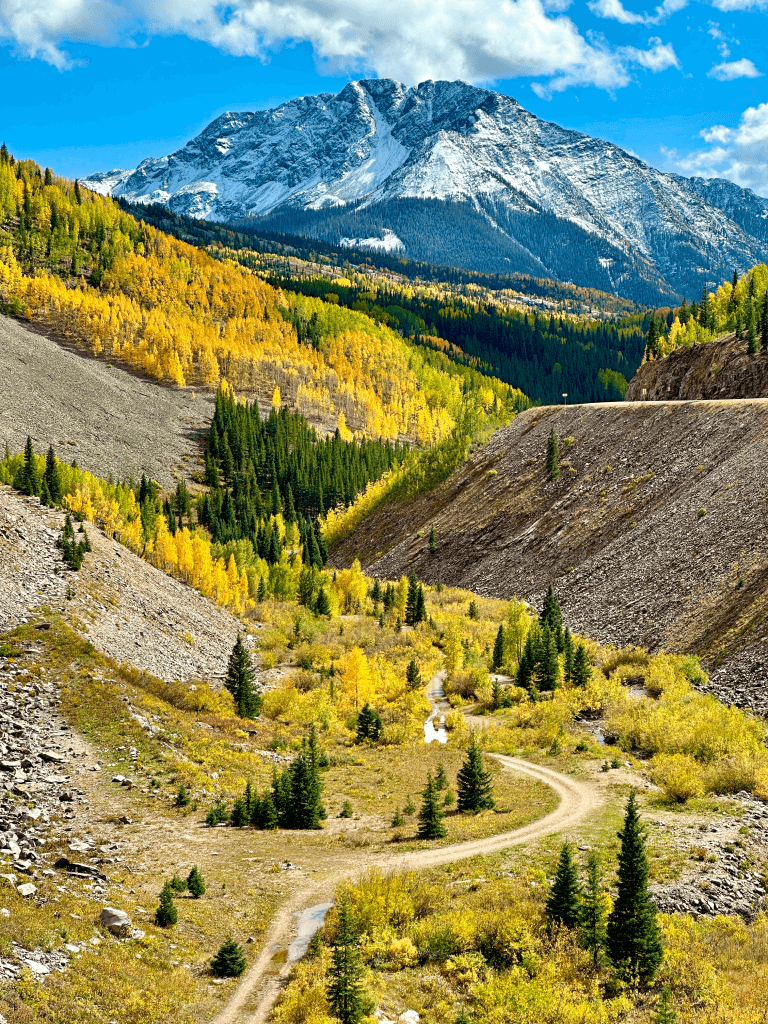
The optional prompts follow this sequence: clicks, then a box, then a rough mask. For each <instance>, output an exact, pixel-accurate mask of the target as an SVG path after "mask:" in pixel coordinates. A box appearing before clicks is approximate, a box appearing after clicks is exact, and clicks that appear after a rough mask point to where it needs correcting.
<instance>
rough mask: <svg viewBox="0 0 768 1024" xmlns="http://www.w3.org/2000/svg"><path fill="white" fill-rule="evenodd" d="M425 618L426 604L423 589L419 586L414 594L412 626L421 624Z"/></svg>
mask: <svg viewBox="0 0 768 1024" xmlns="http://www.w3.org/2000/svg"><path fill="white" fill-rule="evenodd" d="M426 617H427V602H426V600H425V598H424V587H422V585H421V584H419V589H418V591H417V593H416V610H415V612H414V616H413V622H414V625H416V623H419V622H423V621H424V620H425V619H426Z"/></svg>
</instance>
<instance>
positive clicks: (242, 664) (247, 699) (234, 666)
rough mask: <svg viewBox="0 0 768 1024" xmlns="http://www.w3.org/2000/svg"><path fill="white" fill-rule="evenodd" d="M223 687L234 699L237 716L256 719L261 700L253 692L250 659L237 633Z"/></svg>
mask: <svg viewBox="0 0 768 1024" xmlns="http://www.w3.org/2000/svg"><path fill="white" fill-rule="evenodd" d="M224 685H225V686H226V688H227V689H228V690H229V692H230V693H231V694H232V697H233V698H234V701H235V708H236V710H237V713H238V715H239V716H240V717H241V718H256V716H257V715H258V714H259V711H260V710H261V698H260V696H259V695H258V694H257V693H255V692H254V689H253V667H252V665H251V659H250V657H249V655H248V652H247V651H246V649H245V646H244V645H243V641H242V639H241V637H240V634H239V633H238V634H237V640H236V641H235V646H234V647H233V648H232V653H231V654H230V656H229V664H228V666H227V677H226V679H225V680H224Z"/></svg>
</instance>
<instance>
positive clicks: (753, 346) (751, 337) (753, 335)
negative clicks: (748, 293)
mask: <svg viewBox="0 0 768 1024" xmlns="http://www.w3.org/2000/svg"><path fill="white" fill-rule="evenodd" d="M746 320H747V353H748V354H749V355H751V356H752V355H754V354H755V352H757V332H756V330H755V310H754V307H753V305H752V299H750V298H747V318H746Z"/></svg>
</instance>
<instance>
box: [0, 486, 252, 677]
mask: <svg viewBox="0 0 768 1024" xmlns="http://www.w3.org/2000/svg"><path fill="white" fill-rule="evenodd" d="M63 521H64V517H63V516H62V515H61V513H59V512H56V511H54V510H53V509H48V508H46V507H45V506H42V505H41V504H40V502H39V500H38V499H37V498H26V497H24V496H23V495H20V494H17V493H16V492H15V491H13V490H11V489H10V488H8V487H3V486H0V632H5V631H7V630H9V629H11V628H13V627H14V626H16V625H19V624H20V623H22V622H27V621H29V620H30V618H31V616H32V614H33V612H34V609H36V608H40V607H43V606H46V607H48V608H49V609H51V610H55V611H59V612H64V614H65V617H66V618H67V619H68V620H69V621H71V622H72V623H73V625H74V626H75V628H76V629H77V630H78V631H79V632H80V633H81V634H82V635H83V636H84V637H85V638H86V639H87V640H90V642H91V643H92V644H93V645H94V647H96V648H97V650H99V651H102V652H103V653H104V654H108V655H109V656H110V657H111V658H113V659H114V660H115V661H118V662H124V663H127V664H130V665H133V666H135V667H136V668H140V669H142V670H143V671H145V672H150V673H151V674H152V675H155V676H159V677H160V678H161V679H167V680H173V679H179V680H188V679H194V678H202V679H214V678H219V677H221V676H223V674H224V672H225V670H226V664H227V658H228V657H229V653H230V651H231V650H232V645H233V644H234V642H235V638H236V636H237V632H238V623H237V621H236V620H235V619H234V618H233V617H232V616H231V615H229V614H228V613H227V612H225V611H222V610H221V609H219V608H217V607H216V606H215V605H213V604H212V603H211V602H210V601H208V600H206V598H204V597H202V596H201V595H200V594H198V593H197V592H196V591H195V590H192V589H191V587H187V586H185V585H184V584H183V583H182V582H181V581H179V580H176V579H173V578H172V577H170V576H168V575H166V574H165V573H164V572H161V571H160V570H159V569H155V568H154V566H151V565H149V564H148V563H147V562H144V561H142V559H140V558H138V557H137V556H136V555H134V554H133V553H132V552H130V551H129V550H128V549H127V548H125V547H123V546H122V545H121V544H119V543H118V542H117V541H113V540H110V539H108V538H107V537H105V536H104V534H103V533H101V531H100V530H97V529H96V528H95V527H91V526H88V527H87V530H88V535H89V537H90V540H91V545H92V547H93V553H92V554H89V555H87V556H86V564H85V566H84V568H83V569H81V571H80V572H79V573H74V572H70V571H69V570H67V569H66V567H65V566H64V564H63V562H62V560H61V555H60V553H59V551H58V549H57V548H56V538H57V537H58V536H60V534H61V528H62V525H63Z"/></svg>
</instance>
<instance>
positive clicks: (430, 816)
mask: <svg viewBox="0 0 768 1024" xmlns="http://www.w3.org/2000/svg"><path fill="white" fill-rule="evenodd" d="M416 835H417V836H418V838H419V839H444V838H445V836H447V835H448V832H447V830H446V828H445V825H444V824H443V812H442V811H441V810H440V805H439V804H438V802H437V789H436V788H435V783H434V780H433V778H432V773H431V772H430V773H429V774H428V775H427V785H426V786H425V788H424V792H423V793H422V801H421V809H420V810H419V828H418V831H417V833H416Z"/></svg>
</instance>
